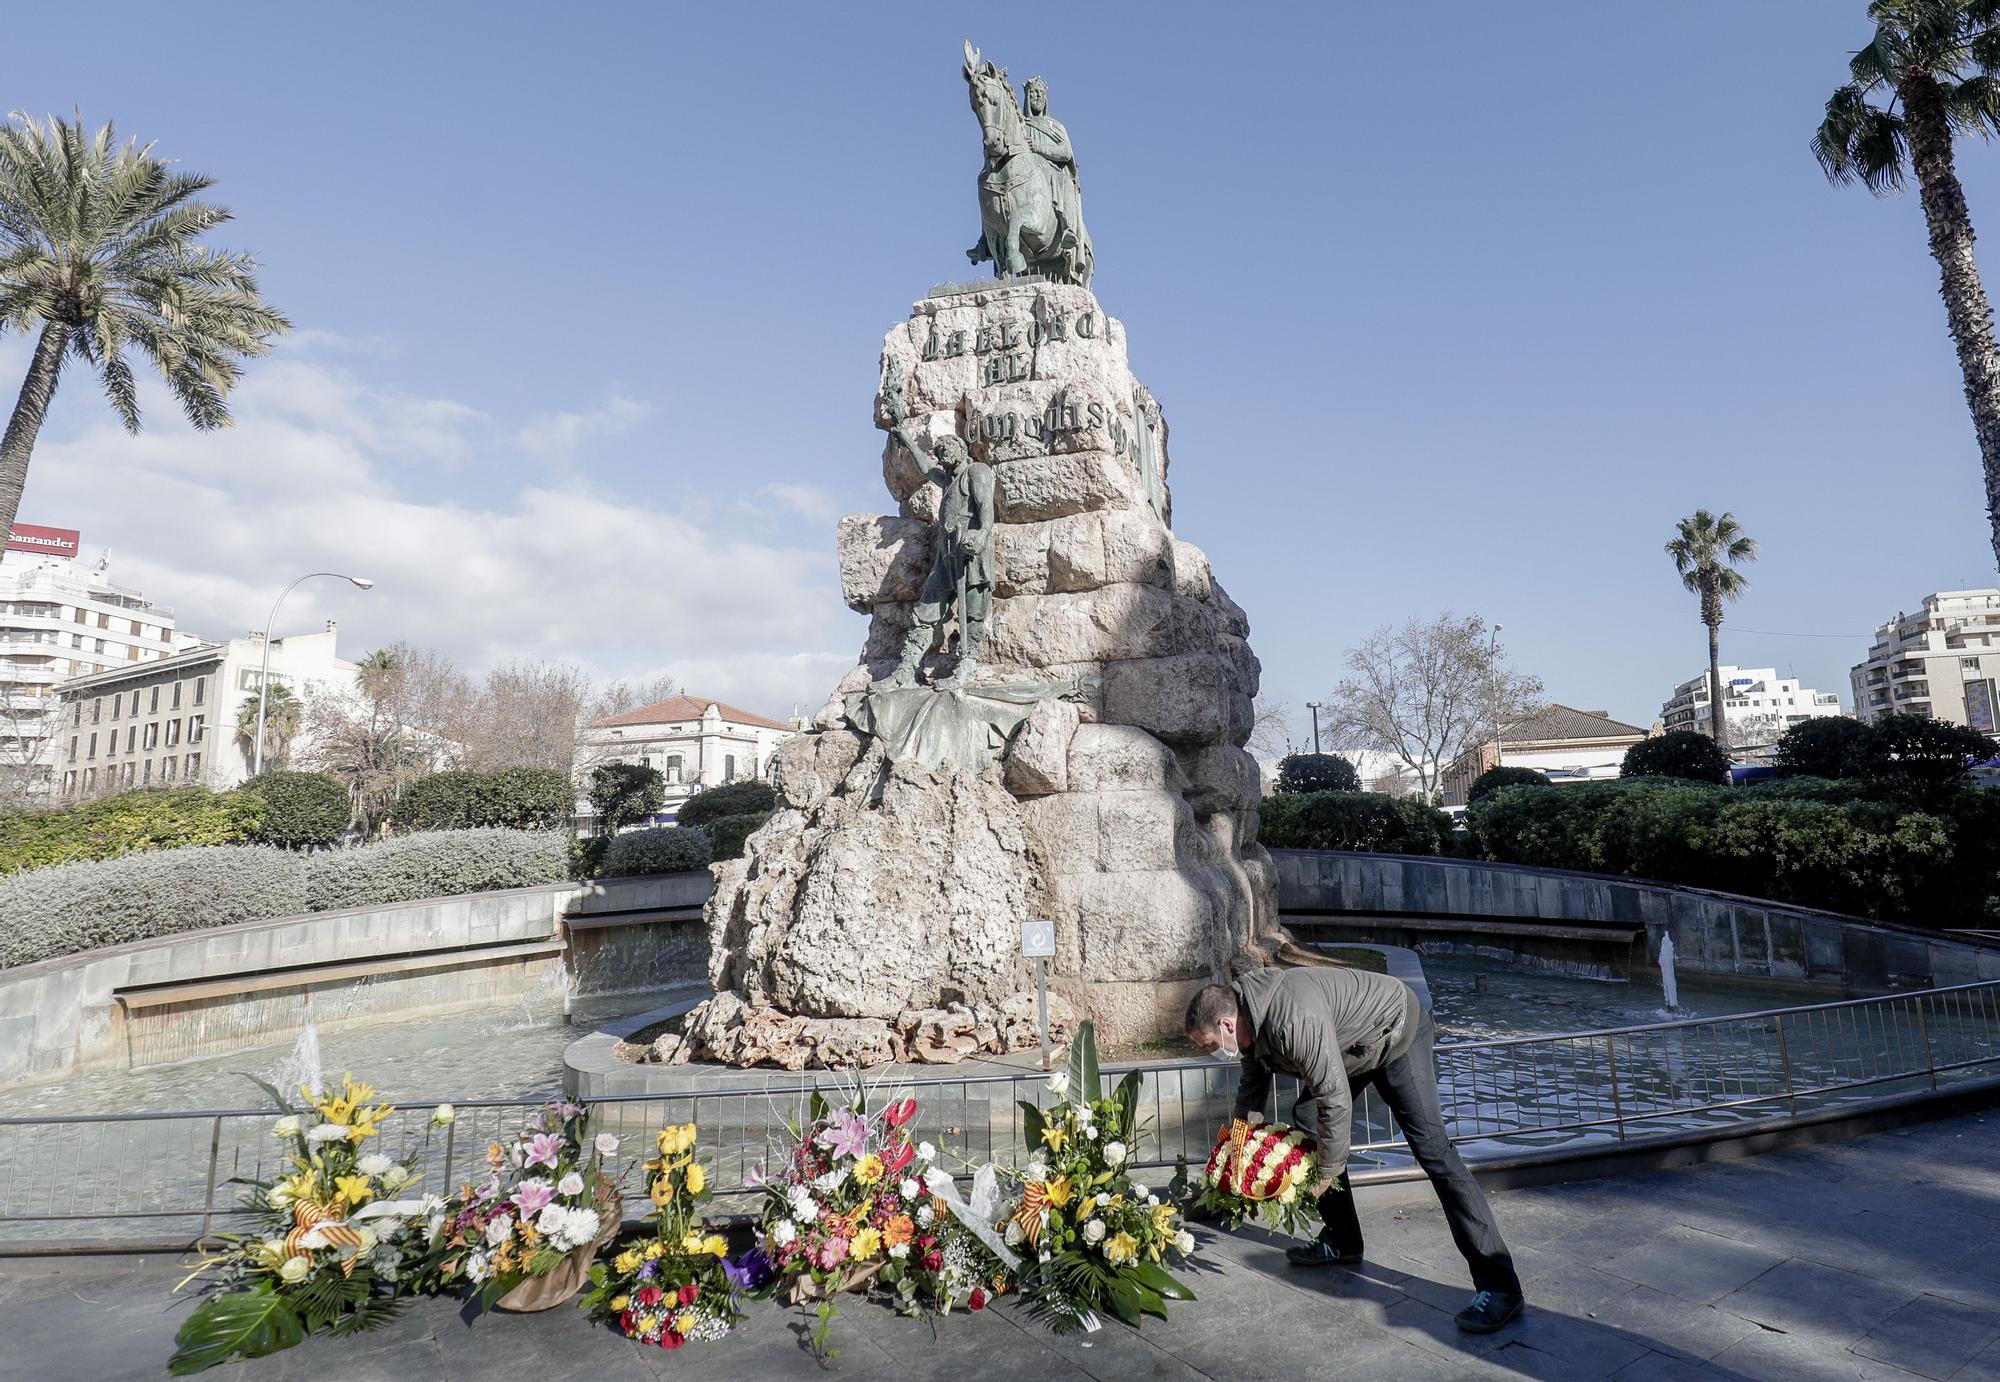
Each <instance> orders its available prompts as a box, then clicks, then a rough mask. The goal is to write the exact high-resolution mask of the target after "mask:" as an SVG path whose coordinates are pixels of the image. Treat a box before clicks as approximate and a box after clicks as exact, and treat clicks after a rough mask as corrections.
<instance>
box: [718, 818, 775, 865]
mask: <svg viewBox="0 0 2000 1382" xmlns="http://www.w3.org/2000/svg"><path fill="white" fill-rule="evenodd" d="M769 819H771V813H770V812H769V811H746V812H744V813H743V814H742V815H740V816H722V817H719V818H718V819H716V820H712V821H710V822H709V823H708V825H707V827H706V828H707V830H708V842H709V846H710V847H711V848H712V849H713V850H714V852H715V857H716V858H718V859H741V858H742V857H743V842H744V841H745V840H747V839H749V838H750V836H751V835H752V834H754V833H755V832H756V830H757V827H758V826H760V825H762V824H763V823H764V822H765V821H768V820H769Z"/></svg>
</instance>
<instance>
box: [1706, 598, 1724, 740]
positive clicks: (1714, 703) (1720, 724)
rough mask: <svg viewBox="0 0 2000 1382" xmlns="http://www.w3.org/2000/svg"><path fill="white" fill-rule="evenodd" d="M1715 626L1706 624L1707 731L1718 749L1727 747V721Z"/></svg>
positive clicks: (1719, 642)
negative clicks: (1723, 707)
mask: <svg viewBox="0 0 2000 1382" xmlns="http://www.w3.org/2000/svg"><path fill="white" fill-rule="evenodd" d="M1716 634H1717V626H1716V625H1714V624H1710V625H1709V626H1708V733H1709V737H1710V738H1711V739H1713V740H1715V746H1716V747H1717V748H1719V749H1726V748H1728V747H1729V721H1728V719H1727V717H1725V716H1724V715H1723V713H1722V644H1721V640H1720V639H1718V638H1717V637H1716Z"/></svg>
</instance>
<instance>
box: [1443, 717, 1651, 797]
mask: <svg viewBox="0 0 2000 1382" xmlns="http://www.w3.org/2000/svg"><path fill="white" fill-rule="evenodd" d="M1645 737H1646V731H1645V730H1643V729H1641V728H1639V726H1637V725H1628V724H1626V723H1624V722H1623V721H1621V720H1614V719H1612V718H1611V716H1610V713H1609V712H1607V711H1603V710H1576V709H1573V708H1572V707H1570V706H1566V705H1545V706H1543V707H1542V708H1541V709H1540V710H1538V711H1536V712H1535V713H1534V714H1532V715H1525V716H1523V717H1522V718H1521V719H1519V720H1516V721H1514V722H1513V723H1512V724H1509V725H1507V726H1505V727H1504V728H1503V729H1502V730H1501V731H1500V736H1499V738H1498V739H1489V740H1487V741H1486V742H1485V743H1483V744H1477V745H1474V746H1473V747H1472V748H1471V749H1468V750H1467V751H1466V752H1465V753H1462V754H1460V755H1459V756H1458V758H1457V759H1456V760H1454V761H1453V762H1452V764H1451V766H1450V767H1449V768H1447V769H1445V775H1444V804H1445V805H1446V806H1463V805H1465V799H1466V796H1467V794H1468V793H1470V792H1471V790H1472V784H1473V783H1474V782H1475V781H1476V780H1477V779H1478V777H1479V775H1480V774H1481V773H1483V772H1485V771H1486V770H1487V769H1488V768H1498V767H1508V768H1533V769H1534V770H1535V771H1536V772H1538V773H1541V774H1542V775H1543V776H1544V777H1546V778H1548V780H1549V781H1550V782H1554V783H1568V782H1603V781H1606V780H1608V779H1610V778H1614V777H1617V776H1618V774H1619V772H1620V770H1621V769H1622V768H1623V766H1624V763H1625V750H1627V749H1629V748H1631V747H1632V746H1633V745H1634V744H1636V743H1638V742H1639V741H1640V740H1641V739H1644V738H1645Z"/></svg>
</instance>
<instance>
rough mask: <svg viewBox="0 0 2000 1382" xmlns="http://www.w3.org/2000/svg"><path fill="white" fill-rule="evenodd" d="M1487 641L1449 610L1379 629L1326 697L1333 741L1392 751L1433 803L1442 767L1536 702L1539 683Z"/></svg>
mask: <svg viewBox="0 0 2000 1382" xmlns="http://www.w3.org/2000/svg"><path fill="white" fill-rule="evenodd" d="M1493 635H1494V631H1493V630H1491V629H1490V628H1489V627H1488V625H1487V623H1486V621H1485V620H1483V619H1481V618H1480V617H1479V616H1477V615H1472V616H1470V617H1468V618H1464V619H1460V618H1458V617H1457V616H1455V615H1453V614H1451V613H1450V612H1449V611H1446V612H1445V613H1443V614H1440V615H1438V616H1437V617H1436V618H1434V619H1431V620H1427V621H1426V620H1419V619H1412V620H1410V621H1409V622H1407V623H1405V624H1403V625H1402V626H1401V627H1397V628H1391V627H1388V626H1386V625H1385V626H1384V627H1382V628H1379V629H1377V630H1376V631H1375V632H1374V633H1372V634H1370V635H1369V636H1368V639H1367V641H1365V642H1363V643H1362V644H1361V645H1360V646H1358V647H1354V648H1350V649H1348V650H1347V655H1346V663H1347V669H1348V672H1349V673H1350V675H1349V676H1348V678H1347V679H1346V680H1344V681H1342V682H1341V683H1340V685H1338V686H1336V687H1335V688H1334V689H1333V694H1332V695H1331V696H1329V697H1328V698H1327V704H1326V709H1325V711H1324V712H1322V713H1323V714H1324V715H1325V716H1326V719H1327V723H1328V725H1329V726H1330V728H1331V730H1332V733H1333V741H1334V743H1335V744H1337V745H1339V746H1341V747H1343V748H1361V749H1382V750H1386V751H1387V752H1389V753H1392V754H1394V755H1395V756H1396V758H1397V759H1398V760H1400V761H1401V762H1402V764H1403V766H1404V767H1405V768H1407V769H1408V770H1409V772H1410V774H1411V775H1412V776H1413V777H1414V778H1415V780H1416V787H1417V791H1418V794H1419V795H1421V796H1422V797H1423V799H1424V800H1425V801H1431V802H1435V801H1436V800H1437V795H1438V788H1439V785H1440V782H1441V780H1442V778H1443V776H1444V770H1445V768H1446V766H1447V765H1449V764H1450V763H1451V762H1452V761H1453V760H1454V759H1456V758H1457V757H1458V756H1459V755H1460V754H1462V753H1464V752H1465V751H1466V750H1467V749H1469V748H1471V747H1472V746H1473V745H1474V744H1476V743H1478V742H1480V741H1481V740H1483V739H1485V738H1487V737H1488V736H1490V735H1491V734H1492V733H1493V732H1494V728H1495V726H1496V725H1504V724H1506V723H1507V722H1509V721H1511V720H1517V719H1519V718H1521V717H1522V716H1523V715H1525V714H1527V713H1528V712H1529V711H1531V710H1534V709H1536V708H1537V707H1539V706H1540V705H1541V704H1542V683H1541V680H1540V679H1539V678H1537V677H1532V676H1527V675H1524V674H1522V673H1519V672H1516V671H1514V670H1513V668H1512V667H1511V666H1510V665H1509V664H1508V662H1507V659H1506V656H1505V653H1504V651H1503V650H1502V649H1501V648H1500V646H1499V641H1498V639H1497V638H1495V637H1494V636H1493Z"/></svg>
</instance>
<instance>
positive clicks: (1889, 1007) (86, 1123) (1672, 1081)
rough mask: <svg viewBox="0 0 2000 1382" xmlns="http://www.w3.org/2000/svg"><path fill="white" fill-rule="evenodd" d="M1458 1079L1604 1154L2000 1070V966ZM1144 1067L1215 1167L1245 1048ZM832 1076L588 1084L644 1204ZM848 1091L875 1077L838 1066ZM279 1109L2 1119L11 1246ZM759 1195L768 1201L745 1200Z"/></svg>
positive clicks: (197, 1203) (5, 1219) (948, 1096)
mask: <svg viewBox="0 0 2000 1382" xmlns="http://www.w3.org/2000/svg"><path fill="white" fill-rule="evenodd" d="M1436 1056H1437V1063H1438V1076H1439V1092H1440V1097H1441V1100H1442V1104H1443V1109H1444V1114H1445V1120H1446V1124H1447V1126H1448V1127H1449V1128H1450V1130H1451V1133H1452V1137H1453V1140H1454V1141H1455V1142H1457V1143H1458V1144H1460V1146H1461V1147H1462V1148H1463V1149H1464V1151H1465V1153H1466V1155H1467V1156H1468V1159H1470V1160H1473V1161H1475V1162H1477V1161H1479V1160H1485V1159H1493V1158H1498V1157H1506V1156H1518V1155H1520V1154H1521V1153H1522V1152H1523V1151H1524V1150H1534V1151H1550V1150H1554V1151H1557V1152H1570V1151H1574V1152H1575V1153H1576V1154H1579V1155H1589V1154H1594V1153H1595V1152H1597V1151H1601V1150H1602V1149H1603V1148H1604V1147H1605V1146H1606V1145H1608V1144H1615V1143H1618V1142H1623V1141H1627V1140H1631V1139H1635V1138H1641V1137H1650V1136H1656V1135H1661V1134H1668V1135H1694V1136H1724V1135H1731V1134H1741V1133H1744V1132H1747V1131H1752V1130H1754V1129H1756V1128H1757V1127H1758V1126H1760V1125H1768V1124H1771V1123H1773V1122H1776V1121H1778V1120H1782V1119H1789V1118H1793V1117H1796V1116H1798V1115H1800V1114H1803V1113H1810V1112H1813V1111H1816V1110H1820V1109H1825V1108H1829V1107H1833V1106H1841V1107H1863V1106H1865V1105H1867V1104H1869V1103H1871V1102H1875V1101H1878V1100H1880V1099H1883V1098H1886V1097H1890V1096H1897V1095H1902V1094H1906V1093H1923V1092H1931V1091H1941V1090H1945V1089H1947V1088H1956V1087H1962V1086H1966V1085H1970V1084H1973V1083H1977V1082H1980V1081H1982V1080H1991V1079H2000V1068H1996V1067H2000V981H1994V982H1987V983H1977V984H1962V985H1958V986H1955V987H1951V988H1941V989H1927V990H1922V991H1917V992H1911V993H1904V994H1894V995H1890V996H1888V997H1883V998H1868V999H1854V1000H1849V1001H1845V1002H1836V1003H1818V1004H1812V1005H1809V1006H1803V1007H1791V1008H1779V1009H1770V1010H1766V1011H1762V1012H1751V1013H1736V1014H1731V1015H1729V1016H1724V1017H1708V1018H1696V1019H1691V1020H1685V1021H1669V1022H1658V1023H1651V1024H1646V1025H1641V1026H1632V1027H1619V1028H1615V1029H1611V1030H1606V1031H1595V1032H1570V1033H1563V1034H1559V1035H1554V1036H1529V1037H1515V1038H1506V1039H1499V1040H1487V1041H1459V1042H1448V1043H1443V1044H1440V1045H1439V1046H1438V1047H1437V1050H1436ZM1133 1069H1136V1070H1138V1071H1139V1072H1140V1080H1141V1083H1140V1091H1141V1092H1140V1115H1141V1116H1140V1122H1141V1124H1142V1128H1141V1133H1140V1137H1139V1139H1138V1145H1137V1146H1136V1147H1135V1148H1134V1157H1135V1162H1136V1164H1137V1165H1138V1166H1140V1167H1144V1168H1150V1169H1154V1170H1160V1169H1164V1168H1167V1167H1171V1166H1174V1165H1176V1164H1177V1163H1178V1162H1180V1161H1181V1160H1183V1159H1185V1160H1186V1161H1188V1162H1191V1163H1195V1164H1197V1165H1198V1164H1199V1163H1200V1162H1201V1161H1202V1160H1203V1159H1204V1158H1205V1157H1206V1156H1207V1154H1208V1151H1209V1149H1210V1146H1211V1145H1212V1142H1213V1139H1214V1136H1215V1131H1216V1128H1217V1127H1218V1126H1219V1125H1220V1123H1221V1122H1222V1121H1223V1120H1224V1119H1225V1118H1226V1117H1227V1116H1228V1114H1229V1111H1230V1107H1231V1105H1232V1103H1233V1102H1234V1095H1235V1088H1236V1069H1235V1066H1234V1064H1233V1063H1230V1062H1218V1061H1178V1062H1172V1063H1165V1064H1148V1065H1136V1066H1135V1065H1117V1066H1107V1067H1106V1070H1107V1075H1108V1076H1111V1077H1116V1076H1119V1075H1122V1074H1123V1073H1124V1072H1125V1071H1127V1070H1133ZM815 1087H816V1086H815V1083H814V1082H813V1081H812V1080H810V1079H807V1078H801V1079H798V1080H796V1081H786V1082H782V1083H775V1082H765V1081H758V1080H755V1079H754V1078H752V1077H750V1076H748V1075H746V1076H745V1078H744V1080H743V1082H742V1083H740V1084H733V1085H724V1086H717V1087H711V1088H705V1089H700V1090H690V1091H689V1092H686V1093H677V1094H671V1095H661V1096H656V1097H651V1098H641V1099H599V1100H590V1101H587V1102H588V1103H589V1105H590V1107H591V1116H592V1121H593V1124H594V1125H595V1128H596V1130H597V1131H600V1132H611V1133H614V1134H616V1135H618V1136H619V1137H620V1139H621V1145H620V1148H619V1151H618V1153H617V1155H616V1156H615V1157H614V1158H613V1161H614V1163H615V1165H614V1167H613V1170H614V1173H618V1174H622V1176H623V1181H622V1184H623V1186H624V1190H625V1193H626V1195H627V1202H628V1205H630V1206H632V1207H634V1208H635V1209H637V1208H638V1207H640V1206H642V1205H643V1202H644V1176H643V1173H642V1172H641V1171H639V1170H638V1163H639V1162H641V1161H643V1160H645V1159H646V1157H647V1156H648V1155H650V1152H651V1144H652V1134H653V1132H654V1131H655V1130H657V1129H658V1128H661V1127H663V1126H666V1125H668V1124H671V1123H685V1122H694V1123H697V1124H699V1125H700V1127H701V1130H702V1131H701V1137H702V1144H701V1145H702V1149H703V1156H704V1160H706V1161H707V1162H708V1163H709V1166H710V1172H711V1179H712V1183H714V1184H715V1185H716V1186H717V1187H718V1189H719V1190H720V1191H721V1193H723V1194H724V1195H725V1196H731V1195H734V1196H747V1195H748V1194H749V1193H750V1192H751V1191H752V1190H753V1188H754V1183H755V1178H756V1177H755V1172H756V1170H757V1168H758V1167H759V1166H760V1165H761V1164H762V1163H763V1162H764V1161H765V1160H766V1159H767V1157H768V1158H770V1159H771V1160H773V1161H774V1162H775V1161H777V1160H779V1159H781V1158H782V1156H783V1150H782V1148H783V1144H784V1140H785V1138H786V1136H787V1134H786V1131H785V1130H786V1128H787V1126H789V1125H796V1124H797V1123H798V1122H799V1121H801V1120H802V1117H803V1115H804V1111H805V1106H806V1103H807V1100H808V1099H809V1098H810V1096H811V1094H812V1092H813V1090H814V1088H815ZM824 1087H825V1088H826V1090H827V1092H828V1094H829V1097H834V1098H837V1097H838V1092H837V1091H838V1089H839V1088H842V1087H844V1088H846V1089H849V1090H851V1089H853V1088H854V1080H853V1077H848V1078H847V1079H846V1080H845V1081H844V1082H842V1081H840V1080H839V1079H838V1078H837V1077H826V1078H825V1080H824ZM897 1087H898V1088H907V1089H908V1091H909V1092H910V1093H912V1094H914V1095H915V1096H916V1098H917V1099H918V1104H919V1111H918V1115H917V1119H916V1122H915V1124H914V1129H915V1132H916V1134H917V1135H918V1136H919V1137H922V1138H927V1139H929V1140H931V1141H933V1142H935V1143H937V1145H938V1146H939V1147H940V1148H942V1149H944V1150H945V1151H946V1153H947V1159H948V1160H949V1159H953V1158H956V1159H959V1160H962V1161H964V1162H967V1163H979V1162H984V1161H989V1160H1013V1159H1017V1158H1021V1157H1024V1156H1025V1151H1026V1149H1025V1147H1024V1146H1023V1145H1022V1142H1021V1136H1020V1116H1019V1110H1018V1107H1017V1104H1016V1101H1017V1100H1023V1099H1025V1100H1027V1101H1028V1102H1031V1103H1035V1104H1038V1105H1042V1106H1046V1105H1047V1104H1048V1103H1049V1102H1051V1098H1052V1096H1051V1095H1050V1094H1049V1093H1048V1090H1047V1086H1046V1082H1045V1077H1044V1076H1043V1075H1041V1074H1040V1073H1038V1072H1032V1071H1029V1072H1023V1073H1020V1074H1017V1075H1007V1076H994V1075H965V1076H944V1077H939V1078H927V1079H921V1080H913V1081H908V1082H904V1083H903V1084H899V1085H898V1086H897ZM1298 1098H1299V1092H1298V1089H1297V1086H1296V1084H1294V1083H1290V1082H1287V1081H1282V1080H1281V1081H1279V1082H1278V1083H1277V1085H1276V1087H1274V1090H1273V1094H1272V1100H1271V1106H1270V1107H1269V1108H1268V1109H1267V1110H1266V1112H1267V1114H1269V1115H1270V1116H1272V1117H1274V1118H1284V1119H1286V1120H1287V1121H1290V1120H1293V1119H1295V1118H1296V1117H1297V1116H1298V1110H1297V1102H1298ZM540 1102H541V1101H540V1100H534V1099H496V1100H476V1099H475V1100H466V1101H458V1102H457V1104H456V1107H457V1110H458V1114H457V1119H456V1121H455V1122H454V1123H453V1124H452V1125H451V1126H450V1127H448V1128H445V1129H442V1130H439V1129H432V1128H429V1127H428V1126H427V1124H426V1119H427V1115H428V1111H429V1110H430V1109H432V1108H433V1107H435V1105H434V1104H432V1103H426V1102H419V1103H411V1104H406V1105H403V1106H402V1107H403V1109H404V1112H405V1115H406V1116H404V1117H402V1118H398V1119H395V1120H392V1125H391V1126H392V1129H393V1128H394V1127H395V1126H398V1125H407V1127H405V1128H404V1130H403V1131H401V1132H395V1131H386V1132H385V1133H384V1137H383V1141H384V1143H386V1144H387V1145H383V1146H381V1148H380V1149H381V1150H383V1151H385V1152H388V1153H389V1154H391V1155H393V1156H402V1155H404V1154H406V1153H408V1152H409V1151H412V1150H418V1149H422V1150H423V1151H424V1153H425V1155H424V1156H423V1160H422V1179H421V1181H420V1182H418V1184H417V1185H415V1186H413V1187H412V1189H411V1190H410V1191H409V1192H408V1193H410V1194H415V1193H418V1192H419V1191H420V1190H421V1191H434V1192H437V1193H446V1192H448V1191H449V1190H451V1189H453V1188H455V1187H456V1186H457V1185H459V1184H462V1183H463V1182H465V1181H468V1180H472V1179H474V1178H476V1177H478V1176H481V1175H483V1174H484V1172H485V1166H486V1148H487V1145H488V1144H489V1143H490V1142H495V1141H504V1140H505V1139H506V1137H507V1136H508V1135H509V1134H511V1133H512V1131H513V1130H514V1129H515V1128H516V1127H518V1126H519V1124H520V1122H521V1119H522V1117H523V1113H524V1110H526V1109H528V1108H532V1107H534V1106H536V1105H537V1104H539V1103H540ZM272 1117H273V1115H272V1114H271V1112H269V1111H268V1110H245V1109H224V1110H196V1111H189V1112H174V1113H136V1114H78V1115H71V1116H64V1117H53V1118H33V1119H29V1118H0V1254H4V1253H7V1252H10V1251H11V1252H21V1251H37V1250H47V1249H48V1248H50V1247H52V1246H54V1245H55V1244H56V1243H58V1242H61V1243H69V1244H86V1243H87V1244H89V1245H92V1246H97V1247H105V1248H116V1247H135V1246H148V1247H154V1246H165V1245H169V1244H180V1243H187V1242H191V1241H194V1240H196V1239H199V1238H201V1237H204V1236H206V1235H208V1234H210V1233H211V1232H214V1231H217V1230H226V1229H228V1228H230V1227H232V1226H233V1225H234V1224H235V1223H236V1222H238V1221H239V1215H238V1209H239V1202H240V1197H241V1195H242V1193H243V1190H242V1187H241V1186H240V1185H239V1184H235V1183H233V1182H236V1181H248V1180H257V1179H261V1178H264V1177H265V1176H267V1175H268V1174H269V1173H270V1172H271V1170H272V1168H273V1167H274V1165H275V1164H276V1162H277V1159H278V1153H279V1145H278V1143H277V1142H276V1141H274V1140H273V1139H272V1137H271V1136H270V1132H269V1129H270V1126H271V1122H272ZM1350 1158H1351V1159H1350V1165H1351V1166H1353V1167H1354V1168H1355V1169H1365V1168H1370V1167H1377V1166H1384V1165H1394V1164H1398V1163H1399V1162H1406V1161H1407V1159H1408V1153H1407V1150H1406V1149H1405V1148H1404V1147H1403V1144H1402V1142H1401V1140H1400V1138H1399V1137H1398V1135H1397V1133H1396V1129H1395V1127H1394V1124H1393V1120H1392V1119H1391V1118H1390V1116H1389V1113H1388V1110H1387V1109H1386V1108H1385V1107H1384V1106H1383V1104H1382V1102H1381V1100H1380V1099H1379V1097H1378V1096H1377V1095H1376V1093H1375V1092H1374V1090H1373V1089H1372V1088H1371V1087H1364V1088H1363V1089H1362V1090H1361V1091H1360V1092H1359V1093H1358V1095H1357V1097H1356V1099H1355V1107H1354V1127H1353V1147H1352V1151H1351V1154H1350ZM737 1203H738V1204H739V1206H742V1207H747V1205H748V1201H747V1199H744V1200H739V1201H738V1202H737Z"/></svg>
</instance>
